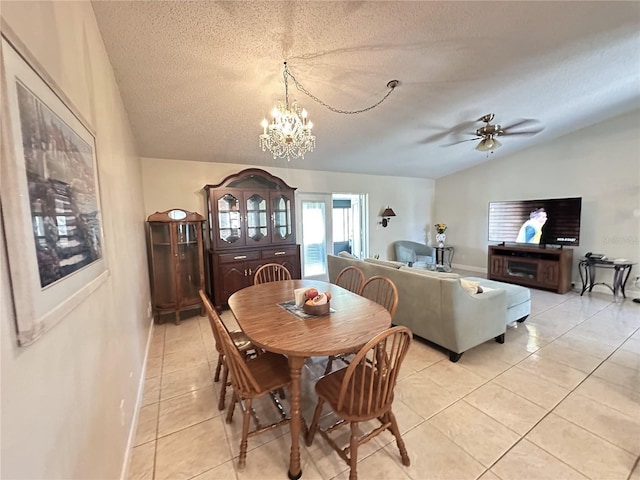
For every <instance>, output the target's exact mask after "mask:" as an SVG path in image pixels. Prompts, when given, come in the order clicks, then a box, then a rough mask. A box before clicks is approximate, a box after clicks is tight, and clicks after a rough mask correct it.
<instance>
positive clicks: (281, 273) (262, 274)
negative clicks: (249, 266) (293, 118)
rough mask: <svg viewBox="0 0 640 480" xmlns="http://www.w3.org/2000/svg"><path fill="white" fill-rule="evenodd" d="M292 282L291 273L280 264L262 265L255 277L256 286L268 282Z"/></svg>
mask: <svg viewBox="0 0 640 480" xmlns="http://www.w3.org/2000/svg"><path fill="white" fill-rule="evenodd" d="M281 280H291V273H290V272H289V270H287V268H286V267H284V266H282V265H280V264H279V263H267V264H265V265H262V266H261V267H260V268H258V270H256V273H255V274H254V276H253V283H254V285H258V284H260V283H268V282H279V281H281Z"/></svg>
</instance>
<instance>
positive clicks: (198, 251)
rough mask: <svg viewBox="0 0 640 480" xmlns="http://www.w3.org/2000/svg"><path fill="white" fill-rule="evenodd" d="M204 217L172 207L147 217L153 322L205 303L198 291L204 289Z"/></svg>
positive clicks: (178, 314)
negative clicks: (163, 316) (166, 314)
mask: <svg viewBox="0 0 640 480" xmlns="http://www.w3.org/2000/svg"><path fill="white" fill-rule="evenodd" d="M204 221H205V218H204V217H203V216H202V215H200V214H198V213H195V212H187V211H185V210H179V209H173V210H167V211H166V212H156V213H154V214H153V215H150V216H149V218H148V219H147V222H148V223H149V246H150V252H151V281H152V292H153V309H154V313H155V321H156V323H161V321H160V316H161V315H162V314H165V313H168V312H174V314H175V323H176V324H177V325H178V324H180V312H181V311H182V310H187V309H191V308H194V307H197V306H200V315H204V314H205V312H204V305H202V301H201V300H200V296H199V294H198V291H199V290H200V289H204V288H205V272H204V253H203V251H204V249H203V244H202V238H203V235H202V225H203V223H204Z"/></svg>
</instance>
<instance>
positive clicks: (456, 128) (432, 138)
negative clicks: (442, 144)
mask: <svg viewBox="0 0 640 480" xmlns="http://www.w3.org/2000/svg"><path fill="white" fill-rule="evenodd" d="M475 124H476V122H462V123H459V124H458V125H455V126H453V127H451V128H448V129H446V130H443V131H441V132H438V133H434V134H433V135H429V136H428V137H425V138H423V139H422V140H420V141H419V143H431V142H437V141H438V140H442V139H443V138H445V137H448V136H449V135H454V134H457V133H460V132H462V131H463V130H466V129H467V128H471V127H473V126H474V125H475ZM473 135H475V133H474V134H473Z"/></svg>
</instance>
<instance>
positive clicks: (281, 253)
mask: <svg viewBox="0 0 640 480" xmlns="http://www.w3.org/2000/svg"><path fill="white" fill-rule="evenodd" d="M286 254H287V252H275V253H274V255H286Z"/></svg>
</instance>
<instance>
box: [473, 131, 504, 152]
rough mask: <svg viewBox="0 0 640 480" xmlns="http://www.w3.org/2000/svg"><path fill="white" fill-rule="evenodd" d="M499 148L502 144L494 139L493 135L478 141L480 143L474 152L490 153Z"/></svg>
mask: <svg viewBox="0 0 640 480" xmlns="http://www.w3.org/2000/svg"><path fill="white" fill-rule="evenodd" d="M500 146H502V143H500V142H499V141H498V140H497V139H496V138H494V137H493V135H489V136H487V137H484V138H483V139H482V140H480V143H478V145H477V146H476V150H478V151H479V152H492V151H493V150H495V149H496V148H499V147H500Z"/></svg>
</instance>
